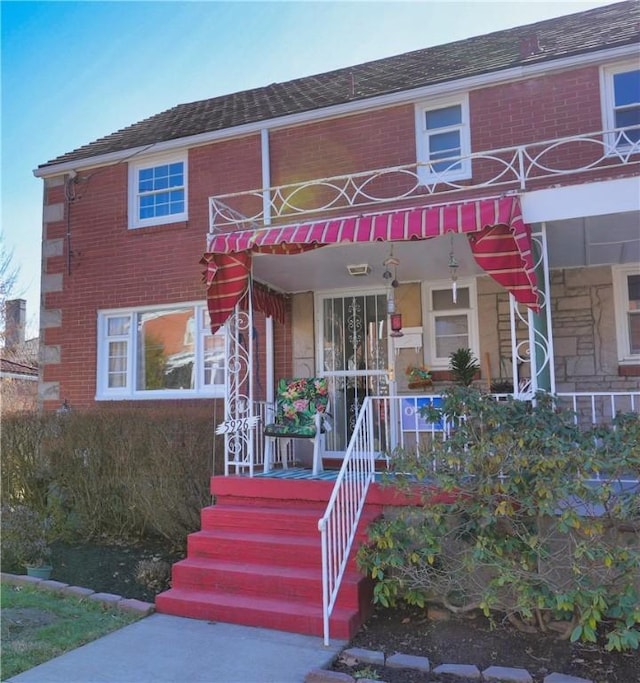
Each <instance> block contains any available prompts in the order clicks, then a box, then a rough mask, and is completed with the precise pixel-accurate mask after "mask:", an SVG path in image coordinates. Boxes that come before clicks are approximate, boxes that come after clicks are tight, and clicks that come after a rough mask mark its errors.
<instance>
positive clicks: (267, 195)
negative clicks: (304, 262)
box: [260, 128, 275, 403]
mask: <svg viewBox="0 0 640 683" xmlns="http://www.w3.org/2000/svg"><path fill="white" fill-rule="evenodd" d="M260 151H261V158H262V188H263V189H262V218H263V220H262V223H263V225H271V189H270V188H271V156H270V151H269V129H268V128H263V129H262V130H261V131H260ZM265 336H266V340H265V344H266V347H265V355H266V362H267V367H266V368H265V372H266V375H267V377H266V380H267V381H266V396H265V398H266V399H267V402H268V403H273V402H274V401H275V383H274V373H275V368H274V347H273V318H267V319H266V334H265Z"/></svg>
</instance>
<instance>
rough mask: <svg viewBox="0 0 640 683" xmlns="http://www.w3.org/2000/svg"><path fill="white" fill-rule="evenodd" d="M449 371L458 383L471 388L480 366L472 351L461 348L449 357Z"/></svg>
mask: <svg viewBox="0 0 640 683" xmlns="http://www.w3.org/2000/svg"><path fill="white" fill-rule="evenodd" d="M449 370H450V371H451V374H452V375H453V377H454V379H455V380H456V381H457V382H458V383H460V384H461V385H462V386H464V387H468V386H471V383H472V382H473V379H474V377H475V376H476V373H477V372H478V370H480V366H479V365H478V361H477V359H476V357H475V356H474V355H473V351H471V349H467V348H459V349H457V350H456V351H453V352H451V354H450V355H449Z"/></svg>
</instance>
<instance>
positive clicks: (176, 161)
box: [129, 154, 188, 228]
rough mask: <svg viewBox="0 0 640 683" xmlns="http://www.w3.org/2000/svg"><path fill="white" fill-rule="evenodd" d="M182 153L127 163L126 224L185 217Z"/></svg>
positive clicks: (151, 222) (185, 173) (184, 169)
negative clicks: (127, 221)
mask: <svg viewBox="0 0 640 683" xmlns="http://www.w3.org/2000/svg"><path fill="white" fill-rule="evenodd" d="M187 218H188V212H187V159H186V156H185V155H182V154H181V155H171V156H163V157H154V158H153V159H145V160H141V161H133V162H130V163H129V227H130V228H142V227H144V226H147V225H162V224H165V223H174V222H177V221H186V220H187Z"/></svg>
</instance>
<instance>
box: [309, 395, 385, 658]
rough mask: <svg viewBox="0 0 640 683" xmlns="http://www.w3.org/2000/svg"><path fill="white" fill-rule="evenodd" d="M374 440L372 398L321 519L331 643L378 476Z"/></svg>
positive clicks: (326, 631) (365, 404)
mask: <svg viewBox="0 0 640 683" xmlns="http://www.w3.org/2000/svg"><path fill="white" fill-rule="evenodd" d="M375 458H376V452H375V441H374V430H373V411H372V401H371V398H369V397H366V398H365V399H364V402H363V404H362V409H361V410H360V414H359V415H358V419H357V420H356V424H355V426H354V430H353V434H352V436H351V440H350V441H349V446H348V447H347V452H346V453H345V456H344V461H343V463H342V467H341V468H340V472H339V473H338V478H337V479H336V482H335V484H334V486H333V491H332V492H331V497H330V498H329V502H328V504H327V508H326V511H325V513H324V515H323V516H322V518H321V519H320V520H319V521H318V530H319V531H320V539H321V544H322V618H323V630H324V644H325V645H326V646H328V645H329V619H330V618H331V612H332V611H333V608H334V606H335V603H336V599H337V597H338V591H339V589H340V584H341V582H342V577H343V576H344V573H345V570H346V567H347V563H348V561H349V553H350V552H351V547H352V546H353V540H354V538H355V535H356V531H357V529H358V523H359V521H360V517H361V515H362V510H363V508H364V502H365V499H366V497H367V491H368V490H369V486H370V485H371V482H372V481H373V480H374V478H375Z"/></svg>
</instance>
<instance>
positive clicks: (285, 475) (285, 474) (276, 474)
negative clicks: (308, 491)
mask: <svg viewBox="0 0 640 683" xmlns="http://www.w3.org/2000/svg"><path fill="white" fill-rule="evenodd" d="M339 471H340V470H325V471H324V472H320V473H319V474H316V475H314V474H313V472H312V471H311V469H305V468H304V467H289V468H287V469H277V470H271V471H269V472H259V473H258V474H256V475H254V476H255V477H257V478H260V477H262V478H266V479H297V480H306V479H314V480H317V481H335V480H336V479H337V478H338V473H339Z"/></svg>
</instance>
